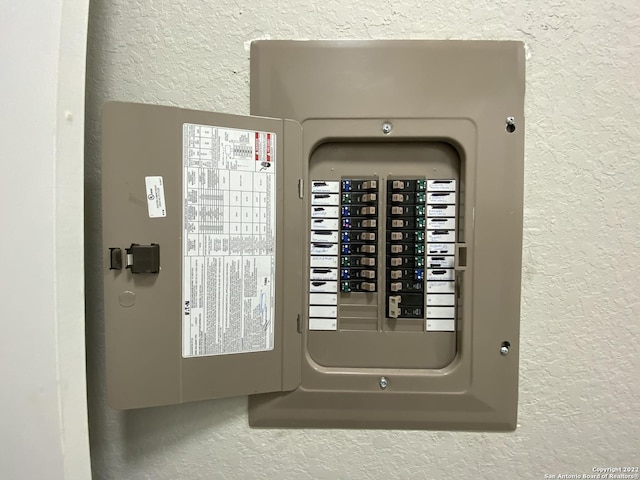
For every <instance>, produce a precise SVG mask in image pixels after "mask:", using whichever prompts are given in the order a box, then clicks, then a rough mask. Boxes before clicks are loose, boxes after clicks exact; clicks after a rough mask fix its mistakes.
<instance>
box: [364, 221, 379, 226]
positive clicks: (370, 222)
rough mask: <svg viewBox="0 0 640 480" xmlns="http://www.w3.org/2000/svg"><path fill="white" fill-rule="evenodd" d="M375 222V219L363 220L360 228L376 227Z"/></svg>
mask: <svg viewBox="0 0 640 480" xmlns="http://www.w3.org/2000/svg"><path fill="white" fill-rule="evenodd" d="M376 225H377V222H376V220H363V221H362V228H376Z"/></svg>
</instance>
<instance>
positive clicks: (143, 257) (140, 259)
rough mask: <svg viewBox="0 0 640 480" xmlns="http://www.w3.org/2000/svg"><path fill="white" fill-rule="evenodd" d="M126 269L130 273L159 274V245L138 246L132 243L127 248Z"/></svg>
mask: <svg viewBox="0 0 640 480" xmlns="http://www.w3.org/2000/svg"><path fill="white" fill-rule="evenodd" d="M126 268H128V269H130V270H131V273H159V272H160V245H158V244H157V243H152V244H150V245H139V244H137V243H132V244H131V246H130V247H129V248H127V265H126Z"/></svg>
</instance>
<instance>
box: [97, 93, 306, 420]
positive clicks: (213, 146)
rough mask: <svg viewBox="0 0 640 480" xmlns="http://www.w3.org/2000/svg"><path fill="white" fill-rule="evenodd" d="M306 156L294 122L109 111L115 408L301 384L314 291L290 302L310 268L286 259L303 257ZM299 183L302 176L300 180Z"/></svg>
mask: <svg viewBox="0 0 640 480" xmlns="http://www.w3.org/2000/svg"><path fill="white" fill-rule="evenodd" d="M215 127H220V128H215ZM254 136H255V139H254ZM254 142H255V143H254ZM300 149H301V130H300V126H299V125H298V124H297V123H296V122H292V121H283V120H280V119H271V118H255V117H242V116H235V115H224V114H216V113H206V112H197V111H191V110H182V109H178V108H172V107H163V106H152V105H140V104H131V103H108V104H105V106H104V112H103V172H102V174H103V192H102V193H103V253H104V262H105V264H104V301H105V336H106V362H107V392H108V400H109V403H110V405H111V406H112V407H115V408H121V409H124V408H138V407H145V406H153V405H167V404H173V403H181V402H187V401H193V400H200V399H208V398H219V397H225V396H232V395H246V394H251V393H259V392H274V391H283V390H290V389H293V388H295V387H296V386H297V385H298V384H299V379H300V360H299V359H300V341H299V335H298V333H297V323H296V318H297V312H298V311H299V310H300V301H299V298H300V295H287V297H288V298H287V301H286V303H285V302H284V293H285V292H294V291H296V290H300V284H301V282H300V277H301V272H300V266H299V264H297V263H289V264H287V265H285V264H284V263H283V262H281V261H280V259H282V258H283V253H284V252H285V251H288V252H290V253H291V254H293V255H296V253H300V252H301V248H302V246H301V243H302V240H301V238H300V237H301V230H300V225H299V223H300V222H299V221H298V219H299V217H300V215H301V214H302V210H301V208H302V203H303V202H302V201H301V200H300V198H299V196H298V190H297V178H300V175H301V172H300V170H301V167H300V162H299V155H300ZM254 154H255V156H254ZM289 157H291V159H290V158H289ZM184 159H190V160H184ZM183 160H184V161H185V165H184V166H183ZM186 162H191V164H190V165H191V166H189V164H187V163H186ZM263 170H264V171H263ZM269 171H271V172H275V173H269ZM288 175H291V177H292V179H293V180H292V181H291V182H288V183H287V182H286V180H285V178H288V177H287V176H288ZM236 197H237V198H236ZM272 200H275V202H276V203H275V207H274V203H273V202H272ZM274 214H275V216H274ZM287 219H289V220H287ZM276 235H277V241H276V242H275V261H274V262H273V264H272V259H273V255H272V254H273V253H274V248H273V240H274V237H275V236H276ZM132 244H137V245H138V246H136V245H133V246H132ZM118 249H120V250H118ZM219 252H229V253H231V254H232V255H233V256H231V257H230V256H229V254H226V255H217V254H216V253H219ZM247 253H250V254H251V255H248V254H247ZM158 254H159V255H158ZM254 254H255V255H254ZM158 263H159V264H158ZM183 269H184V270H183ZM234 278H235V283H233V282H232V281H233V280H234ZM273 282H275V285H273ZM207 303H208V304H209V305H208V306H207ZM274 309H275V310H274ZM285 319H286V321H285ZM183 320H184V322H185V323H184V325H185V329H184V332H183ZM183 333H184V336H183Z"/></svg>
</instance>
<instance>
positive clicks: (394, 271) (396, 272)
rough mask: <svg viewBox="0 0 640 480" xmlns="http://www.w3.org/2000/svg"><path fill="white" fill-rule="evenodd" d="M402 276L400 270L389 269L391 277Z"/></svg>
mask: <svg viewBox="0 0 640 480" xmlns="http://www.w3.org/2000/svg"><path fill="white" fill-rule="evenodd" d="M400 277H402V270H391V279H392V280H397V279H398V278H400Z"/></svg>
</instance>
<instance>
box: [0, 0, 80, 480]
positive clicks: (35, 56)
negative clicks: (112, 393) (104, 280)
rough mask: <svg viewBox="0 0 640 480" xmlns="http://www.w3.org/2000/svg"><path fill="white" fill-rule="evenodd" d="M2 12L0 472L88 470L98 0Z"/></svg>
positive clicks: (70, 477)
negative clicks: (90, 193)
mask: <svg viewBox="0 0 640 480" xmlns="http://www.w3.org/2000/svg"><path fill="white" fill-rule="evenodd" d="M0 11H1V12H2V13H1V14H0V32H1V33H0V37H1V38H2V42H1V43H0V162H1V163H2V173H1V174H0V219H1V220H2V226H1V227H0V252H1V258H0V265H1V266H2V268H1V269H0V285H1V286H2V288H0V323H1V325H2V327H1V330H0V380H1V382H2V383H1V384H0V406H1V408H0V478H2V479H3V480H5V479H6V480H14V479H16V480H17V479H47V480H62V479H66V480H75V479H78V480H80V479H87V478H90V477H91V468H90V464H89V461H90V459H89V432H88V423H87V394H86V381H85V378H86V377H85V375H86V372H85V342H84V340H85V334H84V333H85V331H84V268H83V248H84V245H83V195H82V185H83V168H82V166H83V156H84V155H83V150H84V85H85V59H86V44H87V18H88V12H89V0H48V1H47V2H9V1H4V0H3V1H1V2H0Z"/></svg>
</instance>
